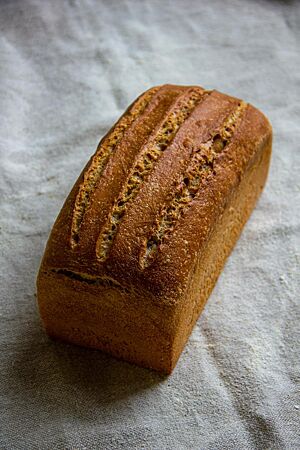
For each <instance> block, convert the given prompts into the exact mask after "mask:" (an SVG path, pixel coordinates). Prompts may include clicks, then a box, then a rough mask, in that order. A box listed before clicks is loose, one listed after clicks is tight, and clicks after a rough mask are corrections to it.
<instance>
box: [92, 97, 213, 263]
mask: <svg viewBox="0 0 300 450" xmlns="http://www.w3.org/2000/svg"><path fill="white" fill-rule="evenodd" d="M208 94H209V91H204V92H203V91H202V90H200V89H199V88H194V89H192V90H191V91H190V93H189V95H186V94H183V96H182V98H181V99H179V101H178V102H177V103H176V105H175V106H174V107H173V108H172V109H171V111H170V112H169V113H168V115H167V117H166V119H165V120H164V122H163V124H162V125H161V127H160V128H159V130H158V131H157V133H156V134H155V136H154V137H153V138H152V139H150V141H149V142H148V143H147V144H146V145H145V146H144V147H143V148H142V150H141V153H140V154H139V156H138V158H137V160H136V162H135V164H134V166H133V168H132V170H131V172H130V174H129V177H128V179H127V182H126V184H125V187H124V188H123V189H122V191H121V193H120V195H119V196H118V198H117V200H116V202H115V204H114V206H113V209H112V212H111V214H110V215H109V218H108V220H107V222H106V224H105V226H104V228H103V230H102V232H101V233H100V236H99V238H98V240H97V244H96V255H97V258H98V260H100V261H104V260H105V259H106V258H107V256H108V253H109V249H110V247H111V245H112V242H113V239H114V236H115V234H116V233H117V231H118V227H119V225H120V223H121V221H122V217H123V216H124V213H125V211H126V207H127V205H128V203H129V202H130V201H131V200H133V199H134V198H135V197H136V195H137V194H138V192H139V189H140V186H141V184H142V183H143V182H144V181H145V180H146V178H147V177H148V175H149V173H150V172H151V171H152V170H153V168H154V166H155V163H156V161H157V160H158V159H159V158H160V156H161V155H162V153H163V152H164V151H165V150H166V149H167V148H168V146H169V145H170V144H171V143H172V141H173V140H174V138H175V136H176V134H177V133H178V130H179V129H180V127H181V125H182V124H183V123H184V121H185V120H186V119H187V118H188V117H189V116H190V115H191V114H192V112H193V111H194V109H195V108H196V106H197V105H198V104H199V103H200V101H202V100H203V99H204V98H205V97H206V96H207V95H208Z"/></svg>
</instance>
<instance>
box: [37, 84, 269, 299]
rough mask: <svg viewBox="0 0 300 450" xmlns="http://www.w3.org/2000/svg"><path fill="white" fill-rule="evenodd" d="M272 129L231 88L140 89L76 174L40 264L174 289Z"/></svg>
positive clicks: (180, 286)
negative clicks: (226, 90) (231, 93)
mask: <svg viewBox="0 0 300 450" xmlns="http://www.w3.org/2000/svg"><path fill="white" fill-rule="evenodd" d="M271 136H272V131H271V127H270V124H269V122H268V121H267V119H266V118H265V116H264V115H263V114H262V113H261V112H259V111H258V110H257V109H256V108H254V107H253V106H251V105H248V104H246V103H244V102H243V101H241V100H239V99H236V98H234V97H230V96H228V95H225V94H222V93H219V92H217V91H206V90H204V89H203V88H201V87H197V86H174V85H164V86H160V87H154V88H152V89H150V90H148V91H146V92H145V93H144V94H142V95H141V96H140V97H138V99H137V100H136V101H135V102H134V103H133V104H132V105H131V106H130V107H129V108H128V109H127V110H126V112H125V113H124V115H123V116H122V117H121V118H120V119H119V121H118V122H117V123H116V124H115V125H114V127H113V128H112V129H111V130H110V131H109V132H108V133H107V135H106V136H104V138H103V139H102V140H101V142H100V143H99V145H98V148H97V151H96V153H95V154H94V155H93V156H92V157H91V159H90V161H89V162H88V164H87V165H86V167H85V169H84V170H83V172H82V174H81V175H80V177H79V179H78V180H77V182H76V183H75V185H74V187H73V189H72V191H71V193H70V195H69V196H68V198H67V200H66V202H65V204H64V206H63V208H62V210H61V212H60V214H59V216H58V218H57V220H56V222H55V225H54V227H53V229H52V232H51V235H50V238H49V240H48V244H47V248H46V251H45V255H44V258H43V262H42V269H41V270H44V271H45V270H51V271H53V272H57V273H60V274H64V275H67V276H73V278H74V277H75V278H76V277H77V279H78V280H83V281H84V280H87V279H96V278H97V277H98V278H99V279H100V278H102V279H110V280H115V282H116V283H121V284H122V286H130V285H132V284H134V285H135V284H136V286H137V287H138V286H140V288H141V289H145V290H146V291H147V292H150V293H152V294H153V295H154V296H155V295H158V296H159V295H161V294H162V295H163V296H164V297H166V298H167V297H169V298H172V296H176V295H178V293H179V292H181V291H182V290H184V288H185V285H186V283H187V282H188V277H189V275H190V273H191V272H192V270H193V267H194V264H195V259H196V257H197V256H199V254H200V257H201V248H203V246H204V245H205V242H206V241H207V239H208V238H209V235H210V233H211V231H212V229H213V226H214V223H215V222H216V220H217V217H218V215H220V214H221V213H222V209H224V207H225V206H226V202H227V200H228V197H229V196H230V194H231V192H232V191H233V190H234V189H235V187H236V186H237V185H238V184H239V181H240V180H241V178H242V177H243V173H245V171H246V169H247V168H248V167H249V166H250V165H251V164H253V163H254V161H255V158H256V157H257V155H258V154H259V153H260V152H261V151H263V149H264V147H265V145H266V143H267V142H268V140H269V139H271ZM168 294H169V295H168Z"/></svg>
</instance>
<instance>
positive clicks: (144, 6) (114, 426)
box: [0, 0, 300, 450]
mask: <svg viewBox="0 0 300 450" xmlns="http://www.w3.org/2000/svg"><path fill="white" fill-rule="evenodd" d="M299 25H300V2H296V1H295V2H293V1H286V2H281V1H279V0H277V1H271V0H270V1H267V0H265V1H250V0H248V1H237V0H230V1H226V2H224V1H223V0H219V1H218V0H213V1H209V2H206V1H196V0H190V1H184V0H174V1H148V2H144V1H134V0H127V1H124V2H121V1H102V2H101V1H98V2H97V1H87V0H85V1H75V0H74V1H71V0H70V1H57V0H56V1H51V2H50V1H23V0H22V1H21V0H20V1H1V2H0V52H1V53H0V104H1V109H0V111H1V121H0V152H1V153H0V157H1V160H0V161H1V177H0V195H1V197H0V200H1V209H0V222H1V230H0V233H1V234H0V236H1V273H0V277H1V284H0V296H1V303H0V313H1V315H0V323H1V326H0V348H1V371H0V403H1V409H0V448H1V449H68V450H69V449H73V450H75V449H80V450H81V449H120V448H124V449H151V450H152V449H153V450H154V449H183V450H185V449H205V450H209V449H211V450H217V449H222V450H225V449H251V450H252V449H272V450H273V449H299V448H300V436H299V428H300V426H299V425H300V398H299V390H298V389H299V380H300V372H299V339H300V337H299V261H300V249H299V229H300V214H299V192H300V179H299V173H300V167H299V150H300V149H299V141H300V121H299V116H300V106H299V105H300V98H299V97H300V96H299V91H300V76H299V74H300V56H299V53H300V45H299V44H300V26H299ZM165 82H169V83H179V84H199V85H203V86H205V87H206V88H216V89H218V90H221V91H223V92H226V93H229V94H232V95H235V96H238V97H241V98H243V99H245V100H247V101H249V102H251V103H253V104H254V105H255V106H257V107H259V108H261V109H262V111H264V113H265V114H266V115H267V116H268V117H269V119H270V121H271V123H272V125H273V128H274V152H273V159H272V165H271V171H270V175H269V180H268V183H267V186H266V189H265V191H264V193H263V195H262V197H261V199H260V201H259V203H258V205H257V208H256V210H255V211H254V213H253V215H252V217H251V219H250V220H249V222H248V224H247V225H246V227H245V229H244V231H243V234H242V236H241V238H240V240H239V242H238V244H237V246H236V248H235V250H234V251H233V253H232V255H231V256H230V258H229V260H228V262H227V264H226V267H225V269H224V271H223V273H222V275H221V277H220V279H219V281H218V283H217V286H216V288H215V289H214V292H213V294H212V295H211V297H210V299H209V302H208V304H207V306H206V308H205V311H204V313H203V314H202V316H201V318H200V319H199V320H198V322H197V324H196V326H195V328H194V331H193V334H192V336H191V338H190V340H189V342H188V345H187V346H186V348H185V350H184V352H183V355H182V356H181V358H180V360H179V363H178V365H177V367H176V369H175V371H174V373H173V374H172V375H171V376H170V377H166V378H164V377H162V376H160V375H158V374H156V373H154V372H151V371H148V370H144V369H141V368H137V367H134V366H132V365H130V364H127V363H123V362H119V361H117V360H115V359H113V358H111V357H109V356H106V355H103V354H102V353H100V352H97V351H92V350H85V349H81V348H77V347H74V346H71V345H66V344H62V343H55V342H52V341H50V340H49V339H48V338H47V337H46V335H45V333H44V331H43V328H42V326H41V324H40V321H39V315H38V311H37V307H36V300H35V296H34V294H35V278H36V273H37V270H38V266H39V262H40V258H41V256H42V253H43V250H44V246H45V243H46V240H47V237H48V233H49V231H50V229H51V226H52V224H53V222H54V219H55V217H56V215H57V214H58V211H59V209H60V207H61V205H62V203H63V201H64V199H65V197H66V196H67V194H68V193H69V191H70V189H71V187H72V185H73V183H74V182H75V180H76V178H77V177H78V175H79V173H80V171H81V169H82V167H83V165H84V164H85V163H86V161H87V159H88V158H89V156H90V155H91V154H92V153H93V152H94V150H95V148H96V146H97V143H98V141H99V139H100V137H101V136H102V135H103V134H104V133H105V132H106V131H107V130H108V129H109V128H110V126H111V125H112V123H113V122H114V121H115V120H116V119H117V118H118V117H119V115H120V114H121V113H122V112H123V110H124V109H125V108H126V106H127V105H128V104H129V103H130V102H131V101H132V100H133V99H134V98H135V97H136V96H137V95H138V94H140V93H141V92H142V91H144V90H145V89H147V88H149V87H150V86H152V85H157V84H162V83H165Z"/></svg>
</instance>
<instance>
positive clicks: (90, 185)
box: [71, 87, 159, 248]
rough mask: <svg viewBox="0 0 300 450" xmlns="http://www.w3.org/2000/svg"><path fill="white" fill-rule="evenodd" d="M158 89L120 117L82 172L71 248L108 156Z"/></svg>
mask: <svg viewBox="0 0 300 450" xmlns="http://www.w3.org/2000/svg"><path fill="white" fill-rule="evenodd" d="M158 90H159V87H155V88H152V89H151V90H149V91H147V92H145V94H143V95H142V96H141V97H140V98H139V99H138V100H137V101H136V102H135V103H134V104H133V106H132V107H131V108H130V109H129V111H128V112H127V113H126V114H125V115H124V116H122V117H121V118H120V120H119V121H118V122H117V124H116V125H115V127H114V128H113V130H112V131H111V132H110V133H109V134H108V136H107V137H106V138H104V140H103V141H102V142H101V143H100V145H99V147H98V149H97V151H96V153H95V155H94V156H93V158H92V161H91V164H90V166H89V167H88V169H87V170H86V172H85V173H84V179H83V182H82V184H81V186H80V188H79V191H78V194H77V197H76V200H75V205H74V210H73V217H72V226H71V247H72V248H74V247H76V245H77V244H78V242H79V234H80V227H81V224H82V221H83V218H84V215H85V212H86V210H87V208H88V207H89V204H90V198H91V195H92V193H93V191H94V189H95V188H96V186H97V185H98V183H99V180H100V178H101V175H102V172H103V170H104V168H105V166H106V164H107V162H108V160H109V157H110V156H111V155H112V154H113V153H114V152H115V150H116V148H117V146H118V144H119V143H120V142H121V141H122V139H123V137H124V134H125V132H126V131H127V130H128V129H129V128H130V126H131V125H132V124H133V122H135V121H136V119H137V118H138V117H140V116H141V115H142V114H143V112H144V111H145V109H146V108H147V106H148V105H149V103H150V101H151V99H152V98H153V96H154V95H155V94H156V92H157V91H158Z"/></svg>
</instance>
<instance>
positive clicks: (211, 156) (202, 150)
mask: <svg viewBox="0 0 300 450" xmlns="http://www.w3.org/2000/svg"><path fill="white" fill-rule="evenodd" d="M246 108H247V104H246V103H244V102H240V103H239V105H238V106H237V108H236V109H235V111H234V112H232V113H231V114H230V115H229V116H228V117H227V118H226V119H225V121H224V123H223V124H222V126H221V128H220V129H219V130H217V131H215V132H214V133H213V135H212V136H211V138H210V139H209V140H208V141H207V142H205V143H203V144H201V145H200V146H199V147H198V148H197V149H196V150H195V151H194V152H193V154H192V156H191V160H190V162H189V165H188V167H187V169H186V171H185V172H184V173H183V175H182V177H181V180H180V182H179V184H178V185H177V187H176V188H175V190H174V192H173V195H172V198H171V199H170V200H169V202H168V204H167V205H165V206H164V207H163V208H162V210H161V212H160V216H159V217H158V219H157V221H156V223H155V225H154V231H153V232H152V234H151V236H150V237H149V238H148V240H147V242H146V245H145V247H144V248H143V249H142V251H141V256H140V266H141V267H142V268H145V267H147V266H149V265H150V264H151V263H152V262H153V260H154V258H155V255H156V253H157V250H158V249H159V246H160V245H161V243H162V242H163V240H164V239H165V238H166V237H167V236H168V235H169V234H170V233H171V232H172V231H173V229H174V227H175V224H176V222H177V220H178V219H179V217H180V216H181V215H182V214H183V212H184V210H185V209H186V208H187V207H189V206H190V204H191V203H192V201H193V199H194V197H195V196H196V195H197V193H198V192H199V190H200V187H201V183H202V182H203V181H204V180H205V179H206V178H207V177H208V176H209V175H210V174H213V173H214V166H215V163H216V161H217V160H218V157H219V155H220V154H221V153H222V152H223V151H224V149H225V147H226V146H227V145H228V144H229V142H230V140H231V138H232V136H233V134H234V132H235V130H236V128H237V127H238V125H239V124H240V122H241V119H242V117H243V114H244V111H245V109H246Z"/></svg>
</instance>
